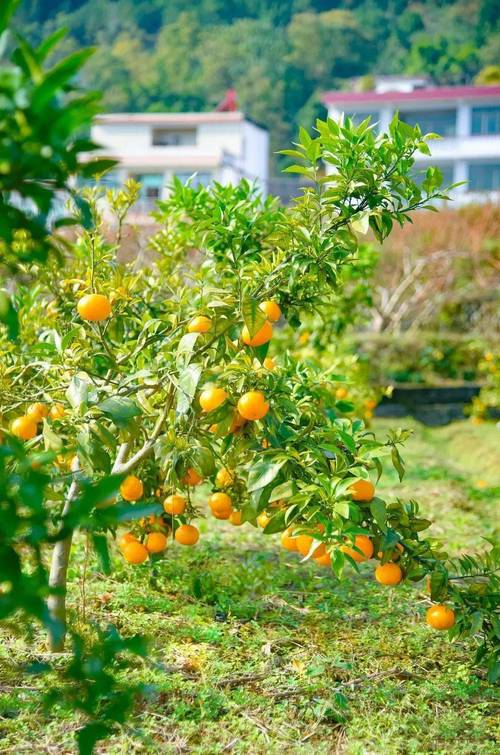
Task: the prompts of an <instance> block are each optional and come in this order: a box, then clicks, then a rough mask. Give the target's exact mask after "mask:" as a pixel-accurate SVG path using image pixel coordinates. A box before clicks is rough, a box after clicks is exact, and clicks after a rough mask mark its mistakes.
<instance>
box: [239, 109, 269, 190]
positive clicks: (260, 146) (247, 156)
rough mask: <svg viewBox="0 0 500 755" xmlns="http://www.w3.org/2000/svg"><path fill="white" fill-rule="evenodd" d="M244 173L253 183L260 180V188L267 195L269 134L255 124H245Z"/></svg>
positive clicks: (247, 122)
mask: <svg viewBox="0 0 500 755" xmlns="http://www.w3.org/2000/svg"><path fill="white" fill-rule="evenodd" d="M242 168H243V173H244V176H245V177H246V178H248V179H249V180H251V181H253V180H254V179H255V178H257V179H258V182H259V184H260V187H261V189H262V191H263V192H264V193H267V183H268V180H269V132H268V131H266V130H265V129H263V128H260V127H259V126H256V125H255V124H254V123H250V122H249V121H246V122H245V124H244V156H243V162H242Z"/></svg>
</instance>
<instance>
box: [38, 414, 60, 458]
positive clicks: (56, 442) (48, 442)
mask: <svg viewBox="0 0 500 755" xmlns="http://www.w3.org/2000/svg"><path fill="white" fill-rule="evenodd" d="M42 435H43V440H44V445H45V450H46V451H55V452H56V453H58V452H59V451H61V449H62V447H63V440H62V438H60V437H59V435H57V434H56V433H55V432H54V431H53V429H52V428H51V426H50V425H49V423H48V422H47V420H45V419H44V421H43V432H42Z"/></svg>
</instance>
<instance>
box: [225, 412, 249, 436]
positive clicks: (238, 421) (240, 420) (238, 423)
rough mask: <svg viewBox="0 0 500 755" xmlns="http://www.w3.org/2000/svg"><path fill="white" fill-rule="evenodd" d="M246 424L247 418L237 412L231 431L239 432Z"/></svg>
mask: <svg viewBox="0 0 500 755" xmlns="http://www.w3.org/2000/svg"><path fill="white" fill-rule="evenodd" d="M245 424H246V419H245V418H244V417H242V416H241V414H240V413H239V412H237V411H236V412H235V413H234V416H233V421H232V422H231V427H230V428H229V432H230V433H237V432H239V430H241V428H242V427H244V426H245Z"/></svg>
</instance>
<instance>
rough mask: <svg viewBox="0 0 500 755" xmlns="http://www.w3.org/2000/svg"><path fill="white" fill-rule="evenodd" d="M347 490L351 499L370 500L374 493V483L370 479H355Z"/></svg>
mask: <svg viewBox="0 0 500 755" xmlns="http://www.w3.org/2000/svg"><path fill="white" fill-rule="evenodd" d="M349 490H350V491H351V495H352V500H353V501H371V500H372V498H373V496H374V495H375V485H374V484H373V482H371V481H370V480H356V482H354V483H353V484H352V485H350V487H349Z"/></svg>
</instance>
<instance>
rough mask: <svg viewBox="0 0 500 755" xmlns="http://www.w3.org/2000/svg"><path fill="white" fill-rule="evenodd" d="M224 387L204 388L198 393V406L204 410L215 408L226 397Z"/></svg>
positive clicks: (209, 410)
mask: <svg viewBox="0 0 500 755" xmlns="http://www.w3.org/2000/svg"><path fill="white" fill-rule="evenodd" d="M228 395H229V394H228V393H226V391H225V390H224V388H206V389H205V390H204V391H202V392H201V394H200V406H201V408H202V409H203V411H204V412H212V411H213V410H214V409H217V408H218V407H219V406H221V404H223V403H224V401H225V400H226V399H227V397H228Z"/></svg>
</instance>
